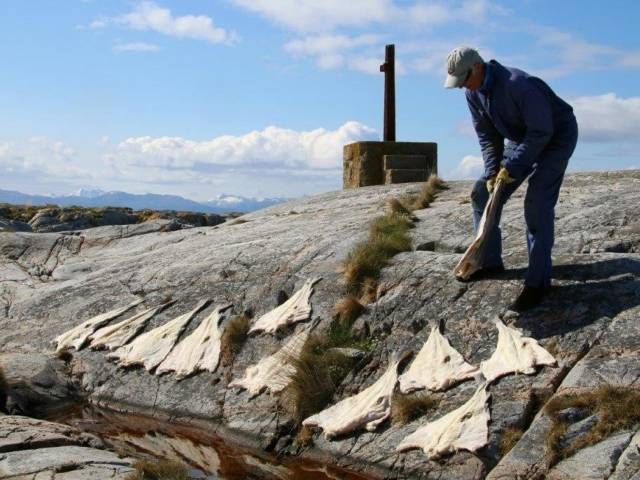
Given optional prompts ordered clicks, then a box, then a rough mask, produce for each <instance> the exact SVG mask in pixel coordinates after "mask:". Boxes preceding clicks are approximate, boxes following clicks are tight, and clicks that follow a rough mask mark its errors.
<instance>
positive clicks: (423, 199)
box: [412, 175, 449, 210]
mask: <svg viewBox="0 0 640 480" xmlns="http://www.w3.org/2000/svg"><path fill="white" fill-rule="evenodd" d="M448 188H449V187H448V186H447V184H446V183H445V182H444V181H443V180H442V179H441V178H439V177H438V176H437V175H431V176H430V177H429V179H428V180H427V181H426V182H425V183H424V185H423V186H422V189H421V190H420V193H418V196H417V197H416V199H415V200H414V202H413V205H412V207H413V209H414V210H421V209H423V208H427V207H429V205H431V203H432V202H433V201H434V200H435V198H436V195H437V194H438V192H439V191H441V190H447V189H448Z"/></svg>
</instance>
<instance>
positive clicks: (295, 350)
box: [229, 327, 312, 397]
mask: <svg viewBox="0 0 640 480" xmlns="http://www.w3.org/2000/svg"><path fill="white" fill-rule="evenodd" d="M311 331H312V327H307V328H304V329H301V330H300V331H299V332H297V333H295V334H294V335H293V336H292V338H291V339H289V341H288V342H287V343H286V344H285V345H284V346H283V347H281V348H280V349H279V350H278V351H277V352H276V353H274V354H273V355H269V356H268V357H265V358H263V359H262V360H260V361H259V362H258V363H257V364H256V365H252V366H250V367H247V370H246V371H245V374H244V377H243V378H240V379H236V380H233V381H232V382H231V383H229V386H230V387H239V388H244V389H245V390H247V391H248V392H249V395H250V396H251V397H255V396H256V395H258V394H259V393H260V392H262V391H263V390H265V389H266V390H269V391H270V392H271V393H278V392H280V391H282V390H284V388H285V387H286V386H287V385H289V383H290V382H291V378H292V376H293V374H294V373H295V367H294V366H293V365H292V364H291V359H292V358H294V359H295V358H299V357H300V354H301V353H302V350H303V348H304V346H305V344H306V343H307V340H308V339H309V335H310V333H311Z"/></svg>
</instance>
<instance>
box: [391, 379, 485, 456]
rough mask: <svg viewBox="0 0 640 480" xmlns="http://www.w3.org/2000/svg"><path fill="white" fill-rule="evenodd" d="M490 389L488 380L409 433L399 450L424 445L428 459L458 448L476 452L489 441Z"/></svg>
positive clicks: (398, 447)
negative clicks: (461, 401) (462, 400)
mask: <svg viewBox="0 0 640 480" xmlns="http://www.w3.org/2000/svg"><path fill="white" fill-rule="evenodd" d="M488 400H489V392H487V384H484V385H482V386H481V387H480V388H478V389H477V390H476V392H475V393H474V394H473V396H472V397H471V398H470V399H469V400H468V401H467V403H465V404H464V405H462V406H461V407H460V408H457V409H456V410H453V411H452V412H449V413H447V414H446V415H445V416H443V417H441V418H440V419H438V420H436V421H435V422H430V423H427V424H426V425H425V426H424V427H420V428H419V429H418V430H416V431H415V432H413V433H412V434H411V435H409V436H407V437H406V438H405V439H404V440H403V441H402V443H400V445H398V446H397V447H396V451H397V452H403V451H405V450H411V449H413V448H421V449H422V450H423V451H424V453H425V454H426V455H427V457H429V459H431V460H432V459H436V458H438V457H441V456H442V455H446V454H447V453H453V452H456V451H458V450H469V451H470V452H475V451H476V450H478V449H480V448H482V447H484V446H485V445H486V444H487V439H488V435H489V427H488V423H489V408H488V407H487V401H488Z"/></svg>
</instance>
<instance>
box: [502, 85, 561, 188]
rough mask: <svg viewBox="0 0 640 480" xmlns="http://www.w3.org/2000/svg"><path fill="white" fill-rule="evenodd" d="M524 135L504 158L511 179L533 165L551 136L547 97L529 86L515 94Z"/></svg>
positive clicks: (517, 176)
mask: <svg viewBox="0 0 640 480" xmlns="http://www.w3.org/2000/svg"><path fill="white" fill-rule="evenodd" d="M516 95H517V97H516V101H517V103H518V106H519V107H520V111H521V112H522V119H523V121H524V124H525V127H526V133H525V136H524V138H523V139H522V141H521V142H520V143H519V144H518V146H517V147H516V148H515V149H514V150H513V151H512V152H511V154H510V155H509V158H505V163H504V166H505V168H506V169H507V171H508V172H509V174H510V175H511V176H512V177H513V178H516V179H517V178H521V177H522V176H524V175H525V173H526V172H527V171H528V169H529V168H530V167H531V165H533V164H534V163H535V161H536V159H537V158H538V155H540V152H542V150H543V149H544V147H545V146H546V145H547V144H548V143H549V140H551V137H552V136H553V115H552V113H551V105H550V104H549V99H548V98H547V96H546V95H545V94H544V93H543V92H541V91H540V90H539V89H537V88H535V87H533V86H531V87H529V88H526V89H525V90H523V91H521V92H517V93H516Z"/></svg>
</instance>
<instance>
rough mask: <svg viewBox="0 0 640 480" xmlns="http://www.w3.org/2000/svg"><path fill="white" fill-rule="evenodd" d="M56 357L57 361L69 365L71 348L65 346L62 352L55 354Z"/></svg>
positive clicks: (71, 356) (71, 358) (71, 354)
mask: <svg viewBox="0 0 640 480" xmlns="http://www.w3.org/2000/svg"><path fill="white" fill-rule="evenodd" d="M56 357H57V358H58V360H62V361H63V362H64V363H69V362H70V361H71V360H73V352H72V351H71V347H69V346H66V347H64V348H63V349H62V350H60V351H59V352H57V353H56Z"/></svg>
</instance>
